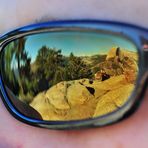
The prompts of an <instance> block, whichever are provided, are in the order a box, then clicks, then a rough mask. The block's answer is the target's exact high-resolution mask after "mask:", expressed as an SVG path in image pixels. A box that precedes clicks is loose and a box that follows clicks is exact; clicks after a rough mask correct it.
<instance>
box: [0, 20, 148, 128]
mask: <svg viewBox="0 0 148 148" xmlns="http://www.w3.org/2000/svg"><path fill="white" fill-rule="evenodd" d="M64 30H79V31H85V30H87V31H95V32H97V31H106V32H108V33H115V34H118V35H122V36H125V37H127V38H128V39H130V40H131V41H132V42H133V43H134V44H135V45H136V47H137V50H138V54H139V74H138V78H137V84H136V87H135V90H134V92H133V93H132V95H131V97H130V98H129V100H128V101H127V102H126V104H125V105H123V106H122V107H121V108H120V109H118V110H116V111H114V112H112V113H109V114H107V115H104V116H101V117H97V118H93V119H85V120H74V121H43V120H37V119H33V118H29V117H26V116H25V115H23V114H22V113H20V112H19V111H18V110H17V109H16V108H15V107H14V106H13V104H12V102H11V101H10V99H9V97H8V94H7V91H6V89H5V86H4V82H3V79H2V75H1V71H2V66H0V96H1V98H2V100H3V102H4V104H5V106H6V108H7V109H8V110H9V112H10V113H11V114H12V115H13V116H14V117H15V118H17V119H18V120H20V121H22V122H24V123H27V124H29V125H34V126H38V127H45V128H49V129H80V128H84V127H100V126H104V125H109V124H112V123H115V122H118V121H120V120H123V119H125V118H127V117H128V116H129V115H131V114H132V113H133V112H135V111H136V109H137V108H138V106H139V104H140V103H141V100H142V98H143V97H142V96H143V95H144V92H145V90H146V88H147V80H148V60H147V58H148V50H144V49H143V42H142V38H144V39H145V40H146V41H147V44H148V29H146V28H142V27H139V26H135V25H131V24H126V23H119V22H111V21H98V20H71V21H66V20H65V21H51V22H46V23H40V24H34V25H30V26H26V27H22V28H19V29H16V30H14V31H12V32H9V33H7V34H5V35H3V36H1V37H0V62H1V59H2V58H1V55H2V54H1V52H2V50H3V49H4V47H5V46H6V45H8V44H9V43H10V42H11V41H13V40H15V39H17V38H20V37H23V36H27V35H31V34H38V33H43V32H55V31H64ZM146 60H147V61H146Z"/></svg>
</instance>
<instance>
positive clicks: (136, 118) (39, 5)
mask: <svg viewBox="0 0 148 148" xmlns="http://www.w3.org/2000/svg"><path fill="white" fill-rule="evenodd" d="M147 14H148V1H147V0H140V1H135V0H124V1H123V0H122V1H119V0H110V1H104V0H62V1H61V0H13V1H10V0H1V1H0V20H1V21H0V34H2V33H4V32H7V31H10V30H12V29H14V28H17V27H20V26H24V25H28V24H32V23H34V22H38V21H47V20H61V19H103V20H115V21H122V22H128V23H132V24H137V25H140V26H144V27H146V28H147V26H148V15H147ZM147 106H148V91H147V93H146V95H145V97H144V101H143V103H142V105H141V106H140V108H139V110H138V111H137V112H136V113H135V114H134V115H132V116H131V117H130V118H128V119H127V120H124V121H122V122H120V123H118V124H114V125H111V126H107V127H103V128H95V129H88V130H81V131H53V130H52V131H51V130H47V129H41V128H36V127H31V126H29V125H26V124H23V123H21V122H19V121H17V120H16V119H14V118H13V117H12V116H11V115H10V114H9V113H8V111H7V110H6V108H5V107H4V105H3V103H2V101H1V100H0V117H1V120H0V148H9V147H10V148H13V147H14V148H16V147H19V148H21V147H25V148H26V147H37V148H38V147H45V148H46V147H57V148H59V147H65V148H69V147H70V148H73V147H77V148H81V147H101V148H108V147H109V148H112V147H113V148H123V147H129V148H132V147H133V148H136V147H137V148H139V147H143V148H147V147H148V142H147V137H148V116H147V112H148V111H147Z"/></svg>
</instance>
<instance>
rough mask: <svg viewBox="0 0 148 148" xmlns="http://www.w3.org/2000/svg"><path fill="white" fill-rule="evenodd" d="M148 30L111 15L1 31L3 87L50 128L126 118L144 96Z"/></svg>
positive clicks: (21, 112) (25, 114) (7, 97)
mask: <svg viewBox="0 0 148 148" xmlns="http://www.w3.org/2000/svg"><path fill="white" fill-rule="evenodd" d="M147 58H148V29H146V28H142V27H138V26H134V25H130V24H124V23H117V22H108V21H96V20H94V21H93V20H91V21H90V20H82V21H79V20H73V21H53V22H47V23H41V24H34V25H30V26H26V27H22V28H19V29H16V30H14V31H12V32H9V33H7V34H5V35H3V36H1V37H0V63H1V64H0V94H1V98H2V100H3V102H4V104H5V106H6V108H7V109H8V110H9V112H10V113H11V114H12V115H13V116H14V117H15V118H17V119H19V120H20V121H22V122H24V123H27V124H30V125H34V126H39V127H45V128H50V129H75V128H83V127H99V126H104V125H109V124H112V123H115V122H118V121H121V120H123V119H125V118H127V117H129V115H131V114H132V113H133V112H134V111H136V109H137V108H138V106H139V104H140V103H141V100H142V98H143V97H142V96H143V94H144V91H145V90H146V88H147V78H148V61H147Z"/></svg>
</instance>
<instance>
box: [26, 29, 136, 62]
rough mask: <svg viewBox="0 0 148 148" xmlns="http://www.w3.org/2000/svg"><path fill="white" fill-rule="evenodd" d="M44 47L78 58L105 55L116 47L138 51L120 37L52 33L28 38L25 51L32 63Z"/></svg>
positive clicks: (88, 33)
mask: <svg viewBox="0 0 148 148" xmlns="http://www.w3.org/2000/svg"><path fill="white" fill-rule="evenodd" d="M44 45H46V46H47V47H51V48H54V47H55V48H57V49H61V50H62V54H63V55H65V56H68V55H69V54H70V53H71V52H73V53H74V55H77V56H90V55H95V54H104V53H107V52H108V50H109V49H111V48H112V47H116V46H119V47H121V48H124V49H128V50H130V51H136V46H135V45H134V44H133V43H132V42H130V41H129V40H127V39H125V38H123V37H120V36H115V35H108V34H101V33H92V32H72V31H70V32H50V33H42V34H40V35H31V36H29V37H28V38H27V41H26V47H25V49H26V51H27V52H28V55H29V56H31V57H32V61H34V59H35V57H36V56H37V52H38V50H39V49H40V48H41V47H42V46H44Z"/></svg>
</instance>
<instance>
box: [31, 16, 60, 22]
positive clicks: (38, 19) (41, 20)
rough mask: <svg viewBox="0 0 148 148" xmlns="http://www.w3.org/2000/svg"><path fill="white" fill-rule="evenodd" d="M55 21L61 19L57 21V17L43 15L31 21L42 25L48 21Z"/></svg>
mask: <svg viewBox="0 0 148 148" xmlns="http://www.w3.org/2000/svg"><path fill="white" fill-rule="evenodd" d="M56 20H62V19H59V18H58V17H57V18H56V17H53V16H50V15H44V16H42V17H40V18H37V19H35V20H34V21H33V23H43V22H48V21H56Z"/></svg>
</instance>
